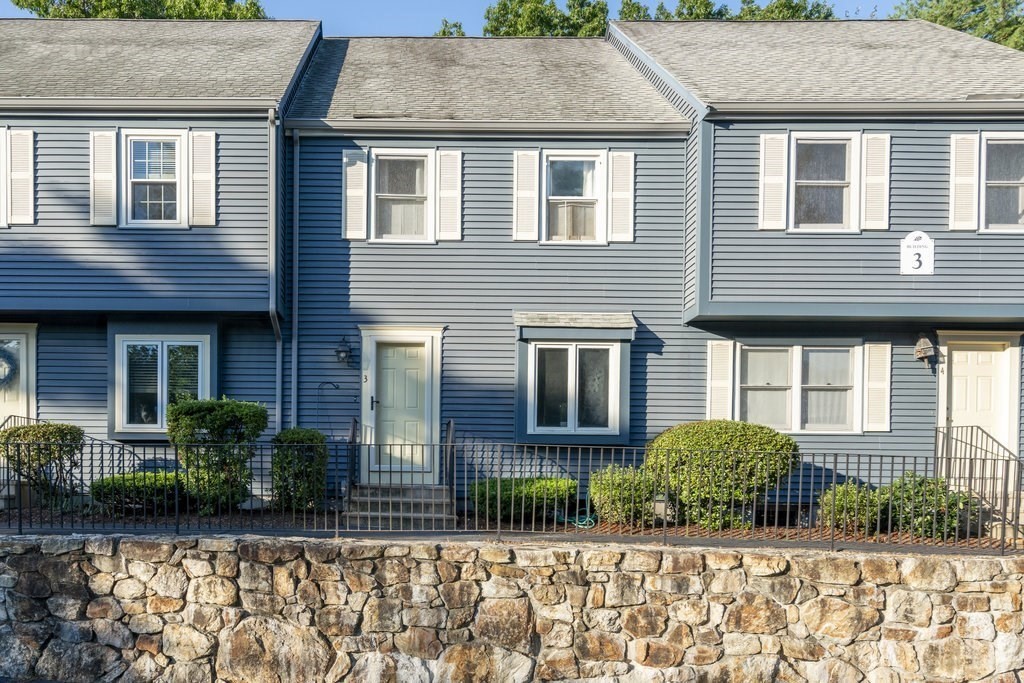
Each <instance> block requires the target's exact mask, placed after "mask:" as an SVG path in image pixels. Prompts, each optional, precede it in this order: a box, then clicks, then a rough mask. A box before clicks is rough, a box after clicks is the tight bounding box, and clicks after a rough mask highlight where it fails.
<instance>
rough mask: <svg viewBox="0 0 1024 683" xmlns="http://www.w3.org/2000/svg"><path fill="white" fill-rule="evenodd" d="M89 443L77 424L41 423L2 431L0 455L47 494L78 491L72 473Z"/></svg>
mask: <svg viewBox="0 0 1024 683" xmlns="http://www.w3.org/2000/svg"><path fill="white" fill-rule="evenodd" d="M84 445H85V432H83V431H82V428H81V427H76V426H75V425H69V424H60V423H51V422H38V423H35V424H27V425H20V426H17V427H8V428H7V429H3V430H0V455H2V456H3V458H4V459H5V460H6V461H7V462H8V463H10V465H11V467H12V468H13V469H14V471H15V472H17V473H18V475H19V476H21V478H22V479H24V480H25V481H27V482H28V484H29V485H30V486H32V488H34V489H35V490H37V491H40V492H42V493H46V494H54V493H58V494H71V493H74V491H73V488H74V487H73V485H72V472H73V470H74V468H75V467H77V466H78V464H79V461H80V457H81V454H82V447H83V446H84Z"/></svg>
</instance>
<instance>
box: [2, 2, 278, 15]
mask: <svg viewBox="0 0 1024 683" xmlns="http://www.w3.org/2000/svg"><path fill="white" fill-rule="evenodd" d="M11 1H12V2H13V3H14V6H15V7H18V8H19V9H23V10H26V11H29V12H31V13H32V14H35V15H36V16H38V17H42V18H44V19H266V18H267V14H266V12H265V11H264V10H263V6H262V5H261V4H260V2H259V0H11Z"/></svg>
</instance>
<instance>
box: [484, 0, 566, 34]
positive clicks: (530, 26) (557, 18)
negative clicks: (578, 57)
mask: <svg viewBox="0 0 1024 683" xmlns="http://www.w3.org/2000/svg"><path fill="white" fill-rule="evenodd" d="M563 16H564V15H563V14H562V11H561V10H560V9H558V5H556V4H555V0H498V2H496V3H494V4H493V5H491V6H490V7H488V8H487V9H486V10H484V22H485V23H484V35H485V36H557V35H561V33H560V32H559V31H560V28H561V25H562V21H563Z"/></svg>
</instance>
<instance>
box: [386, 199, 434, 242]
mask: <svg viewBox="0 0 1024 683" xmlns="http://www.w3.org/2000/svg"><path fill="white" fill-rule="evenodd" d="M426 235H427V200H425V199H385V198H383V197H381V198H378V199H377V237H381V238H384V237H426Z"/></svg>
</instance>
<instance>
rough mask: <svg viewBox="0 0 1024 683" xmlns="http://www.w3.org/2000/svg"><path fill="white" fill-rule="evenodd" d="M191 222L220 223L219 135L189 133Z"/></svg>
mask: <svg viewBox="0 0 1024 683" xmlns="http://www.w3.org/2000/svg"><path fill="white" fill-rule="evenodd" d="M189 149H190V150H191V157H190V159H189V173H190V175H191V176H192V179H191V184H190V192H189V221H188V222H189V225H216V224H217V134H216V133H214V132H212V131H209V132H192V133H189Z"/></svg>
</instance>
